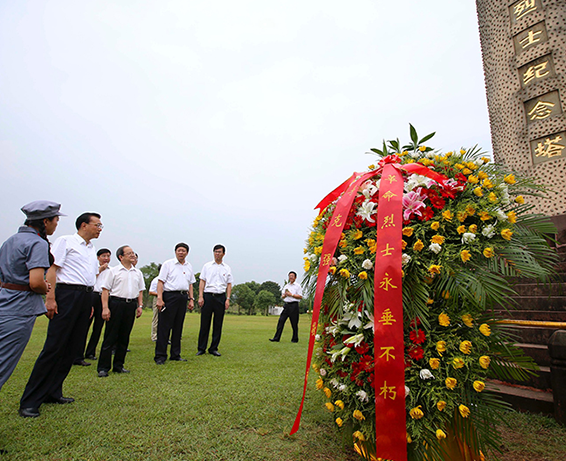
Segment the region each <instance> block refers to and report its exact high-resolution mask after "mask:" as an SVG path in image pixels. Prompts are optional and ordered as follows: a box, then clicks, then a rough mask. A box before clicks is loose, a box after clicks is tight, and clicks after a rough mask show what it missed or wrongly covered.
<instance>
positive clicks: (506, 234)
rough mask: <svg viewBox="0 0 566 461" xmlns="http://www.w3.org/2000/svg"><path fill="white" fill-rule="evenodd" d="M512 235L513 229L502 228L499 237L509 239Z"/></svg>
mask: <svg viewBox="0 0 566 461" xmlns="http://www.w3.org/2000/svg"><path fill="white" fill-rule="evenodd" d="M512 235H513V231H512V230H511V229H503V230H502V231H501V237H503V238H504V239H505V240H511V236H512Z"/></svg>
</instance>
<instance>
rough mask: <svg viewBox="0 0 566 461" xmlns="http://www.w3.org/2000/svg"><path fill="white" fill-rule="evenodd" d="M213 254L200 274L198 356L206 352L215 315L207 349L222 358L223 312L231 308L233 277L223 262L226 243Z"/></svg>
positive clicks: (217, 246)
mask: <svg viewBox="0 0 566 461" xmlns="http://www.w3.org/2000/svg"><path fill="white" fill-rule="evenodd" d="M213 253H214V261H210V262H208V263H206V264H205V265H204V267H203V268H202V271H201V273H200V282H199V299H198V304H199V306H200V307H201V311H200V332H199V335H198V352H197V355H203V354H204V353H205V351H206V346H207V344H208V334H209V333H210V323H211V321H212V316H213V315H214V322H213V324H212V342H211V343H210V347H209V348H208V353H209V354H212V355H214V356H215V357H220V355H221V354H220V352H218V345H219V344H220V338H221V336H222V323H223V322H224V312H225V311H226V310H227V309H228V308H229V307H230V295H231V294H232V282H233V281H234V280H233V277H232V270H231V269H230V266H228V264H226V263H224V262H222V260H223V258H224V254H225V253H226V248H225V247H224V245H215V246H214V250H213Z"/></svg>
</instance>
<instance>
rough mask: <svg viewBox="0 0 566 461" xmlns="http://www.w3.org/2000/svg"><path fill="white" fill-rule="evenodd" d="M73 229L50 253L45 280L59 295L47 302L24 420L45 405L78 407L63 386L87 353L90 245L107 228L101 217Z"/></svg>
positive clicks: (92, 273)
mask: <svg viewBox="0 0 566 461" xmlns="http://www.w3.org/2000/svg"><path fill="white" fill-rule="evenodd" d="M75 224H76V228H77V233H76V234H74V235H66V236H63V237H59V238H58V239H57V240H56V241H55V243H54V244H53V246H52V248H51V253H52V254H53V257H54V263H53V265H52V266H51V267H50V268H49V270H48V271H47V276H46V279H47V281H48V282H49V283H51V284H52V285H55V290H51V291H50V292H49V293H47V295H46V298H45V307H46V308H47V316H48V317H49V318H50V321H49V327H48V329H47V337H46V339H45V344H44V346H43V350H42V351H41V353H40V354H39V357H38V358H37V361H36V362H35V365H34V367H33V370H32V372H31V375H30V377H29V380H28V383H27V385H26V388H25V390H24V394H23V395H22V398H21V400H20V416H23V417H26V418H35V417H37V416H39V407H40V406H41V404H43V403H71V402H74V399H73V398H70V397H63V381H65V378H66V377H67V375H68V374H69V371H70V370H71V367H72V366H73V362H74V360H75V358H76V357H77V356H78V355H79V354H80V352H81V347H84V338H85V336H86V332H87V330H88V321H89V317H90V315H91V313H92V292H93V288H94V284H95V282H96V273H97V271H98V262H97V260H96V250H95V249H94V245H93V244H92V242H91V240H93V239H95V238H98V236H99V235H100V232H101V231H102V228H103V226H102V223H101V222H100V215H99V214H97V213H83V214H82V215H80V216H79V217H78V218H77V221H76V223H75Z"/></svg>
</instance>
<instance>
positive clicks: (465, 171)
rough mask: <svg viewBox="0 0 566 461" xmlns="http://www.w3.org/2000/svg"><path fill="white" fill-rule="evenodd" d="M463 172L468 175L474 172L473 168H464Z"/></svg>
mask: <svg viewBox="0 0 566 461" xmlns="http://www.w3.org/2000/svg"><path fill="white" fill-rule="evenodd" d="M462 173H463V174H466V175H468V174H472V170H470V169H469V168H464V169H463V170H462Z"/></svg>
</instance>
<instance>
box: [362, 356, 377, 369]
mask: <svg viewBox="0 0 566 461" xmlns="http://www.w3.org/2000/svg"><path fill="white" fill-rule="evenodd" d="M360 365H361V366H362V368H363V370H364V371H367V372H370V371H372V370H373V368H374V363H373V357H372V356H371V355H364V356H363V357H362V359H361V360H360Z"/></svg>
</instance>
